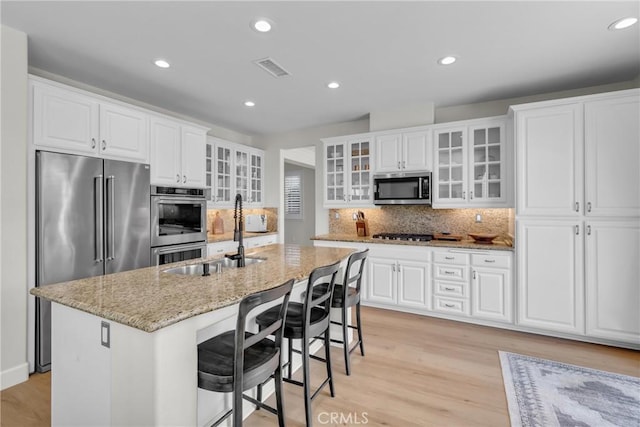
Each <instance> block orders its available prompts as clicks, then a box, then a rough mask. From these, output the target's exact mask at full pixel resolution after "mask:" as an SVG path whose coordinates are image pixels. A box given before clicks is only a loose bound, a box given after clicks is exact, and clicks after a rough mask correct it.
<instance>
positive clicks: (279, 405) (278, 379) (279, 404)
mask: <svg viewBox="0 0 640 427" xmlns="http://www.w3.org/2000/svg"><path fill="white" fill-rule="evenodd" d="M275 387H276V409H277V410H278V425H279V426H280V427H284V401H283V400H282V366H278V369H276V371H275ZM260 397H262V396H260ZM260 401H262V399H260Z"/></svg>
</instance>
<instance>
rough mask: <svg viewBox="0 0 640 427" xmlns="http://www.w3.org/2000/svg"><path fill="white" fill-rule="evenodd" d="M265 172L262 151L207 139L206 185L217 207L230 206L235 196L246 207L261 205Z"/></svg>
mask: <svg viewBox="0 0 640 427" xmlns="http://www.w3.org/2000/svg"><path fill="white" fill-rule="evenodd" d="M264 173H265V171H264V151H263V150H260V149H257V148H252V147H248V146H246V145H242V144H236V143H233V142H229V141H225V140H223V139H220V138H214V137H209V138H208V140H207V156H206V174H207V180H206V183H207V186H208V187H210V190H211V201H212V202H213V203H214V204H215V206H216V207H232V206H233V203H234V200H235V196H236V194H240V195H241V196H242V200H243V202H244V205H245V206H246V207H252V208H255V207H262V206H264V182H263V180H264Z"/></svg>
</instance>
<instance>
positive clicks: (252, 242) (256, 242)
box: [245, 234, 278, 249]
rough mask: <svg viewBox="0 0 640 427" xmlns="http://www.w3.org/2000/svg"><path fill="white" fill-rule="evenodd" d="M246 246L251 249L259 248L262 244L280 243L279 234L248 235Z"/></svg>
mask: <svg viewBox="0 0 640 427" xmlns="http://www.w3.org/2000/svg"><path fill="white" fill-rule="evenodd" d="M245 242H246V243H245V244H246V247H247V248H249V249H253V248H259V247H261V246H267V245H275V244H276V243H278V235H277V234H267V235H266V236H258V237H247V238H245Z"/></svg>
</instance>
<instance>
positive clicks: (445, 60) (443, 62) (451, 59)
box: [438, 56, 457, 65]
mask: <svg viewBox="0 0 640 427" xmlns="http://www.w3.org/2000/svg"><path fill="white" fill-rule="evenodd" d="M456 61H457V58H456V57H455V56H445V57H444V58H440V59H438V64H440V65H451V64H453V63H454V62H456Z"/></svg>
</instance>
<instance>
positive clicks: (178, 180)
mask: <svg viewBox="0 0 640 427" xmlns="http://www.w3.org/2000/svg"><path fill="white" fill-rule="evenodd" d="M176 182H180V174H176Z"/></svg>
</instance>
